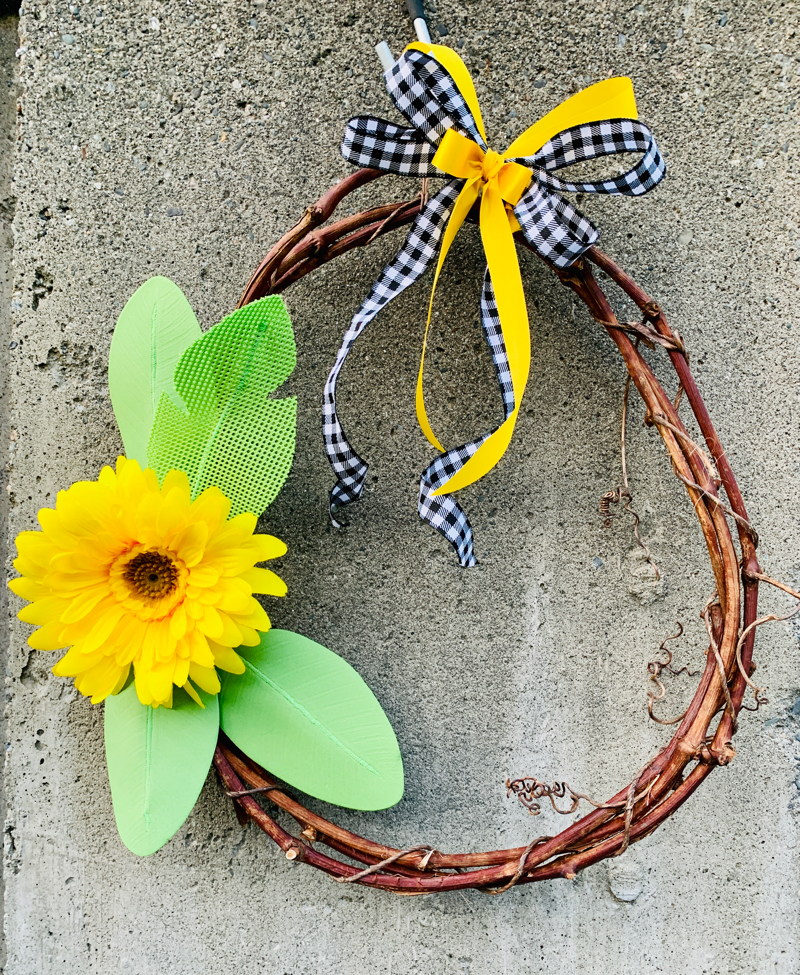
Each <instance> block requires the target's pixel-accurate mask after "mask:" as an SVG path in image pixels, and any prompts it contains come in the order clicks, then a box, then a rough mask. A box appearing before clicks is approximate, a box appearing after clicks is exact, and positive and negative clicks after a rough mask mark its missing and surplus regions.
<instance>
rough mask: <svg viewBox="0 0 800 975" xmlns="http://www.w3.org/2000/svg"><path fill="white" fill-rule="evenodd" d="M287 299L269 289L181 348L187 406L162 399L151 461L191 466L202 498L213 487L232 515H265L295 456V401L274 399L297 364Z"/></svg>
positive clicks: (180, 375)
mask: <svg viewBox="0 0 800 975" xmlns="http://www.w3.org/2000/svg"><path fill="white" fill-rule="evenodd" d="M295 361H296V352H295V344H294V334H293V332H292V324H291V321H290V319H289V313H288V312H287V311H286V306H285V305H284V303H283V300H282V299H281V298H279V297H278V296H277V295H269V296H268V297H266V298H262V299H261V300H260V301H256V302H253V303H252V304H250V305H246V306H245V307H244V308H240V309H239V310H238V311H235V312H234V313H233V314H232V315H229V316H228V317H227V318H225V319H223V320H222V321H221V322H220V323H219V324H218V325H215V326H214V327H213V328H212V329H211V330H210V331H208V332H206V334H205V335H204V336H203V337H202V338H201V339H199V340H198V341H197V342H195V343H194V345H193V346H192V347H191V348H190V349H187V350H186V352H185V353H184V354H183V356H182V358H181V361H180V363H179V364H178V367H177V369H176V370H175V387H176V389H177V391H178V393H179V394H180V396H181V398H182V399H183V402H184V403H185V404H186V412H184V411H183V409H181V408H180V407H178V406H176V405H175V403H174V402H173V400H171V399H170V397H169V396H168V395H164V396H162V397H161V401H160V403H159V404H158V410H157V412H156V419H155V423H154V424H153V433H152V436H151V438H150V443H149V446H148V451H147V453H148V460H149V463H150V466H151V467H153V468H154V469H155V471H156V473H157V474H158V476H159V478H164V477H165V476H166V474H167V473H168V471H169V470H171V469H172V468H177V469H179V470H183V471H186V473H187V474H188V476H189V481H190V483H191V486H192V496H193V497H196V496H197V495H198V494H200V492H201V491H203V490H204V489H205V488H207V487H209V486H210V485H212V484H213V485H215V486H216V487H218V488H219V489H220V490H221V491H222V492H223V493H224V494H225V495H226V496H227V497H228V498H230V500H231V504H232V507H231V516H232V517H233V516H235V515H237V514H240V513H241V512H243V511H250V512H252V513H253V514H256V515H260V514H261V512H262V511H263V510H264V509H265V508H266V507H267V505H268V504H269V503H270V502H271V501H272V500H273V498H274V497H275V495H276V494H277V493H278V491H279V490H280V488H281V485H282V484H283V482H284V481H285V480H286V477H287V475H288V473H289V469H290V467H291V465H292V457H293V456H294V443H295V428H296V420H297V399H296V398H295V397H294V396H292V397H288V398H286V399H271V398H270V394H271V393H273V392H274V391H275V390H276V389H277V388H278V386H280V385H281V383H283V382H284V381H285V380H286V378H287V377H288V376H289V375H290V373H291V372H292V370H293V369H294V366H295Z"/></svg>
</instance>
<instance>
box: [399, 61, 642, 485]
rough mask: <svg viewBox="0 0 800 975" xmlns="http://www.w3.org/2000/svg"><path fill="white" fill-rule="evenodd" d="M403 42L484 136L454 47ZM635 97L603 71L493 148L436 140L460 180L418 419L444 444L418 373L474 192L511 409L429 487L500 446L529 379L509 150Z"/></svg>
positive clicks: (492, 461)
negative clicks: (451, 90)
mask: <svg viewBox="0 0 800 975" xmlns="http://www.w3.org/2000/svg"><path fill="white" fill-rule="evenodd" d="M409 47H410V49H412V50H417V51H422V52H423V53H424V54H428V55H430V56H431V57H433V58H435V59H436V60H437V61H438V62H439V63H440V64H441V65H442V67H443V68H444V69H445V70H446V71H447V72H448V74H449V75H450V76H451V77H452V79H453V81H454V82H455V83H456V85H457V87H458V89H459V91H460V92H461V95H462V97H463V98H464V101H465V102H466V103H467V106H468V107H469V110H470V111H471V112H472V116H473V118H474V119H475V124H476V126H477V128H478V131H479V132H480V134H481V136H482V138H483V141H484V143H487V139H486V132H485V130H484V127H483V119H482V118H481V110H480V107H479V105H478V99H477V96H476V94H475V86H474V85H473V83H472V78H471V77H470V75H469V72H468V71H467V68H466V66H465V64H464V62H463V61H462V60H461V58H460V57H459V56H458V55H457V54H456V52H455V51H453V50H451V49H450V48H449V47H443V46H442V45H439V44H434V45H431V44H422V43H415V44H411V45H409ZM636 117H637V114H636V102H635V100H634V97H633V85H632V84H631V80H630V78H609V79H608V80H607V81H601V82H600V83H599V84H596V85H591V86H590V87H589V88H585V89H584V90H583V91H581V92H579V93H578V94H577V95H573V96H572V98H568V99H567V100H566V101H565V102H562V103H561V105H559V106H558V107H557V108H555V109H553V111H552V112H550V113H548V114H547V115H545V116H544V118H542V119H540V120H539V121H538V122H535V123H534V124H533V125H532V126H531V127H530V128H529V129H526V131H525V132H523V133H522V135H520V136H519V138H517V139H515V140H514V142H513V143H512V144H511V145H510V146H509V147H508V149H507V150H506V152H505V153H503V154H502V155H500V154H499V153H497V152H493V151H492V150H491V149H489V150H488V151H487V152H484V151H483V149H481V147H480V146H479V145H477V143H475V142H473V141H472V140H471V139H468V138H466V137H465V136H463V135H461V134H460V133H458V132H456V131H455V130H453V129H448V131H447V132H446V133H445V135H444V138H443V139H442V141H441V142H440V144H439V148H438V150H437V152H436V155H435V156H434V157H433V164H434V166H436V167H437V169H440V170H441V171H442V172H444V173H447V174H448V175H449V176H454V177H456V178H458V179H463V180H465V183H464V186H463V188H462V189H461V192H460V193H459V195H458V198H457V199H456V202H455V204H454V206H453V210H452V212H451V214H450V217H449V219H448V222H447V226H446V228H445V232H444V235H443V237H442V246H441V250H440V252H439V260H438V262H437V265H436V273H435V275H434V279H433V288H432V290H431V300H430V304H429V307H428V321H427V324H426V326H425V340H424V342H423V346H422V359H421V361H420V367H419V376H418V377H417V397H416V403H417V419H418V421H419V425H420V427H421V428H422V430H423V432H424V433H425V436H426V437H427V438H428V440H429V441H430V443H431V444H433V446H434V447H436V448H437V449H438V450H441V451H444V447H443V446H442V445H441V443H440V442H439V440H438V439H437V437H436V435H435V434H434V432H433V430H432V429H431V425H430V423H429V421H428V415H427V412H426V410H425V399H424V395H423V373H424V368H425V350H426V347H427V343H428V331H429V329H430V324H431V315H432V312H433V297H434V295H435V293H436V285H437V283H438V281H439V274H440V273H441V270H442V265H443V264H444V261H445V258H446V257H447V253H448V251H449V249H450V245H451V244H452V242H453V239H454V238H455V235H456V234H457V233H458V231H459V229H460V227H461V225H462V223H463V222H464V220H465V218H466V216H467V214H468V213H469V211H470V210H471V209H472V205H473V204H474V203H475V201H476V200H477V198H478V196H480V197H481V205H480V232H481V240H482V242H483V249H484V252H485V253H486V262H487V264H488V266H489V274H490V276H491V279H492V285H493V287H494V293H495V299H496V301H497V311H498V314H499V317H500V327H501V329H502V332H503V339H504V341H505V346H506V352H507V354H508V365H509V370H510V372H511V381H512V385H513V389H514V409H513V411H512V412H511V414H510V415H509V416H508V418H507V419H506V420H505V421H504V422H503V423H502V424H501V426H500V427H498V429H497V430H495V431H494V433H493V434H492V435H491V436H490V437H488V438H487V439H486V440H485V441H484V442H483V443H482V444H481V446H480V447H479V448H478V449H477V450H476V451H475V453H474V454H473V455H472V456H471V457H470V458H469V460H467V462H466V463H465V464H464V465H463V467H461V469H460V470H458V471H457V472H456V473H455V474H454V475H453V477H451V478H450V479H449V480H448V481H446V482H445V483H444V484H443V485H442V486H441V487H440V488H438V490H436V491H434V492H433V494H434V495H439V494H451V493H452V492H453V491H458V490H459V489H460V488H463V487H467V485H469V484H473V483H474V482H475V481H477V480H479V479H480V478H481V477H483V475H484V474H486V473H488V472H489V471H490V470H491V469H492V468H493V467H494V466H495V465H496V464H497V462H498V461H499V460H500V458H501V457H502V456H503V454H504V453H505V452H506V449H507V448H508V445H509V443H510V442H511V437H512V434H513V433H514V426H515V425H516V422H517V415H518V414H519V409H520V405H521V403H522V395H523V393H524V392H525V386H526V385H527V382H528V374H529V372H530V363H531V340H530V328H529V325H528V311H527V308H526V305H525V294H524V292H523V289H522V277H521V274H520V269H519V261H518V260H517V251H516V246H515V244H514V232H515V231H516V230H519V223H518V222H517V219H516V217H515V216H514V212H513V207H514V206H516V204H517V203H518V202H519V199H520V197H521V196H522V194H523V193H524V192H525V190H526V188H527V187H528V185H529V183H530V181H531V178H532V176H533V174H532V173H531V171H530V170H529V169H527V168H526V167H525V166H522V165H520V164H519V163H515V162H509V161H508V160H509V159H513V158H515V157H525V156H532V155H534V153H536V152H537V151H538V150H539V149H541V147H542V146H543V145H544V144H545V143H546V142H547V141H548V140H549V139H551V138H552V137H553V136H554V135H557V134H558V133H559V132H561V131H563V130H564V129H568V128H571V127H572V126H575V125H581V124H585V123H587V122H598V121H602V120H604V119H609V118H612V119H613V118H636Z"/></svg>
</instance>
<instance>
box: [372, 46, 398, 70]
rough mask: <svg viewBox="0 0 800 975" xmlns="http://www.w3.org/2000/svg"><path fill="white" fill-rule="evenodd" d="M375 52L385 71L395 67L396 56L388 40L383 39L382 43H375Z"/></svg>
mask: <svg viewBox="0 0 800 975" xmlns="http://www.w3.org/2000/svg"><path fill="white" fill-rule="evenodd" d="M375 53H376V54H377V55H378V60H379V61H380V62H381V67H382V68H383V70H384V71H389V70H390V69H391V68H393V67H394V58H393V57H392V52H391V51H390V50H389V45H388V44H387V43H386V41H381V42H380V44H376V45H375Z"/></svg>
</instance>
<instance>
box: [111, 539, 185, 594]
mask: <svg viewBox="0 0 800 975" xmlns="http://www.w3.org/2000/svg"><path fill="white" fill-rule="evenodd" d="M122 578H123V579H124V580H125V582H126V583H127V584H128V587H129V588H130V590H131V593H132V594H133V595H134V596H137V597H138V598H139V599H163V597H164V596H170V595H171V594H172V593H173V592H175V590H176V589H177V588H178V566H177V565H176V564H175V563H174V562H173V561H172V559H171V558H170V557H169V556H168V555H167V554H165V553H164V552H158V551H155V552H141V553H140V554H139V555H135V556H134V557H133V558H132V559H131V560H130V562H128V564H127V565H126V566H125V569H124V571H123V573H122Z"/></svg>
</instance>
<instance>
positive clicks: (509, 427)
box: [432, 407, 519, 498]
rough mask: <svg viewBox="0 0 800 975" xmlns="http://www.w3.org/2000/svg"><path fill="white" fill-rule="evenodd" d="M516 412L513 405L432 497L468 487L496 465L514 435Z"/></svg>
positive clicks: (516, 408)
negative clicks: (489, 434)
mask: <svg viewBox="0 0 800 975" xmlns="http://www.w3.org/2000/svg"><path fill="white" fill-rule="evenodd" d="M518 413H519V408H518V407H515V409H514V411H513V413H512V414H511V415H510V416H509V417H508V419H507V420H505V421H504V422H503V423H502V424H501V425H500V426H499V427H498V428H497V429H496V430H495V432H494V433H493V434H492V435H491V437H489V439H488V440H487V441H486V442H485V443H483V444H481V446H480V447H478V449H477V450H476V451H475V453H474V454H473V455H472V456H471V457H470V459H469V460H468V461H467V462H466V464H464V466H463V467H462V468H461V469H460V470H459V471H458V472H457V473H456V474H454V475H453V476H452V477H451V478H450V480H449V481H447V482H446V483H445V484H443V485H442V486H441V487H440V488H438V489H437V490H436V491H433V492H432V495H433V497H434V498H435V497H438V496H439V495H440V494H453V493H454V492H455V491H460V490H461V488H465V487H468V486H469V485H470V484H474V483H475V481H479V480H480V479H481V478H482V477H483V476H484V474H487V473H488V472H489V471H490V470H492V468H493V467H496V466H497V464H498V463H499V461H500V458H501V457H502V456H503V454H504V453H505V452H506V450H507V449H508V445H509V444H510V443H511V438H512V437H513V436H514V427H515V426H516V424H517V415H518Z"/></svg>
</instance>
